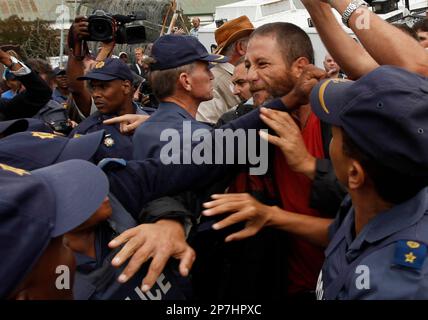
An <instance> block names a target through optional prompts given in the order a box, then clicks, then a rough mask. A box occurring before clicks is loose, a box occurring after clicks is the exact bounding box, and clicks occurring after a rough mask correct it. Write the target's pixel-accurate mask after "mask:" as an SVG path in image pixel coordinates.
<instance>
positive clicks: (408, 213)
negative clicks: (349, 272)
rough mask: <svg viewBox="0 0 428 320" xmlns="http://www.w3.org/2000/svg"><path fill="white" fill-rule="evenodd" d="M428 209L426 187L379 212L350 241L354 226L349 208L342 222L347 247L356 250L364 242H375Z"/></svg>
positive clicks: (407, 223) (403, 226) (423, 213)
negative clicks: (405, 199)
mask: <svg viewBox="0 0 428 320" xmlns="http://www.w3.org/2000/svg"><path fill="white" fill-rule="evenodd" d="M427 209H428V187H426V188H424V189H422V190H421V191H419V192H418V193H417V194H416V196H414V197H413V198H411V199H409V200H407V201H405V202H403V203H400V204H398V205H396V206H394V207H392V208H391V209H389V210H386V211H383V212H381V213H379V214H378V215H377V216H376V217H374V218H373V219H372V220H371V221H370V222H369V223H368V224H367V225H365V226H364V228H363V230H361V232H360V233H359V234H358V236H357V237H356V238H355V239H354V240H353V241H352V243H350V242H351V239H352V232H353V231H352V230H353V228H355V222H354V214H355V212H354V209H353V208H351V209H350V212H349V213H348V216H349V215H351V217H350V218H349V219H346V220H345V221H344V223H346V224H347V226H345V227H346V233H345V239H346V241H347V243H348V248H349V249H350V250H351V251H357V250H359V249H360V248H361V246H362V245H363V243H364V242H369V243H373V242H377V241H379V240H382V239H384V238H387V237H388V236H390V235H392V234H394V233H396V232H398V231H400V230H403V229H405V228H407V227H409V226H411V225H413V224H415V223H416V222H418V221H419V220H420V219H422V217H423V216H424V215H425V213H426V212H427Z"/></svg>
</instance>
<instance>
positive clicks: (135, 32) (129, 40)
mask: <svg viewBox="0 0 428 320" xmlns="http://www.w3.org/2000/svg"><path fill="white" fill-rule="evenodd" d="M145 19H146V15H145V14H144V13H143V12H140V13H136V14H132V15H127V16H126V15H121V14H116V15H112V14H110V13H106V12H105V11H103V10H96V11H95V12H94V13H93V14H92V15H90V16H89V17H88V23H89V26H88V30H89V38H87V39H85V40H87V41H101V42H111V41H113V40H115V41H116V43H117V44H125V43H126V44H136V43H142V42H145V41H146V28H145V27H144V26H142V25H128V24H129V23H132V22H135V21H143V20H145Z"/></svg>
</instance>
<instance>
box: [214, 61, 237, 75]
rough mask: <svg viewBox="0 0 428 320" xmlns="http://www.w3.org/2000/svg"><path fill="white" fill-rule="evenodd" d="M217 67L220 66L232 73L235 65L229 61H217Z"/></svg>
mask: <svg viewBox="0 0 428 320" xmlns="http://www.w3.org/2000/svg"><path fill="white" fill-rule="evenodd" d="M217 65H218V66H219V68H222V69H224V70H226V71H227V73H229V74H231V75H233V71H234V70H235V66H234V65H233V64H231V63H229V62H225V63H219V64H217Z"/></svg>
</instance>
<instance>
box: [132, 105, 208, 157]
mask: <svg viewBox="0 0 428 320" xmlns="http://www.w3.org/2000/svg"><path fill="white" fill-rule="evenodd" d="M167 129H169V130H176V131H177V132H178V133H179V136H180V139H181V140H180V146H182V147H183V146H185V144H184V145H183V136H184V134H186V135H188V134H190V135H192V134H193V133H194V132H195V131H196V130H198V129H208V130H210V129H211V127H210V126H209V125H208V124H205V123H203V122H199V121H196V119H195V118H194V117H192V116H191V115H190V114H189V113H188V112H187V111H186V110H184V109H183V108H181V107H180V106H178V105H177V104H175V103H169V102H162V103H161V104H160V105H159V107H158V109H157V110H156V111H155V112H154V113H153V114H152V115H151V116H150V118H149V119H148V120H147V121H145V122H144V123H143V124H142V125H141V126H140V127H138V129H137V130H136V132H135V134H134V159H137V160H144V159H147V158H159V157H160V152H161V148H162V146H163V145H165V144H166V143H167V141H161V136H162V133H163V132H164V133H166V132H167V131H165V130H167ZM187 129H188V132H185V131H186V130H187ZM182 149H184V148H180V150H182ZM183 151H184V150H183ZM187 151H189V150H187Z"/></svg>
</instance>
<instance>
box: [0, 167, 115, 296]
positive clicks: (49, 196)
mask: <svg viewBox="0 0 428 320" xmlns="http://www.w3.org/2000/svg"><path fill="white" fill-rule="evenodd" d="M0 179H1V181H2V183H1V184H0V192H1V195H2V201H1V203H0V216H1V217H2V219H1V222H0V240H1V243H2V245H1V247H0V253H1V255H2V257H3V262H2V265H1V268H0V281H1V283H2V285H1V288H0V297H1V298H2V299H17V300H34V299H38V300H40V299H43V300H46V299H73V292H72V290H71V289H70V288H71V287H69V288H67V287H61V286H59V287H58V286H56V285H55V284H56V283H57V278H58V276H59V274H58V272H57V270H58V269H57V267H58V266H62V267H63V268H64V267H66V268H67V270H68V272H65V270H64V269H63V270H64V274H65V275H69V279H68V280H69V281H70V284H71V285H72V279H73V275H74V269H75V263H74V256H73V254H72V252H71V250H70V249H69V248H68V247H67V246H65V245H64V243H63V235H64V234H65V233H67V232H69V231H70V230H72V229H74V228H76V227H78V226H79V225H81V224H82V223H84V222H85V221H86V220H88V219H89V217H90V216H91V215H92V214H93V212H94V211H95V210H96V209H97V208H98V207H99V206H100V204H101V203H102V201H103V199H104V198H105V196H106V194H107V191H108V180H107V178H106V176H105V175H104V173H103V172H102V171H101V170H100V169H99V168H97V167H96V166H94V165H93V164H91V163H89V162H86V161H82V160H70V161H66V162H62V163H60V164H56V165H53V166H50V167H46V168H43V169H38V170H34V171H26V170H24V169H21V168H15V167H12V166H9V165H6V164H4V163H0ZM64 181H67V182H68V183H69V187H68V192H67V194H65V193H64V191H63V185H64ZM80 193H82V194H80ZM77 197H79V201H76V199H77Z"/></svg>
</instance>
